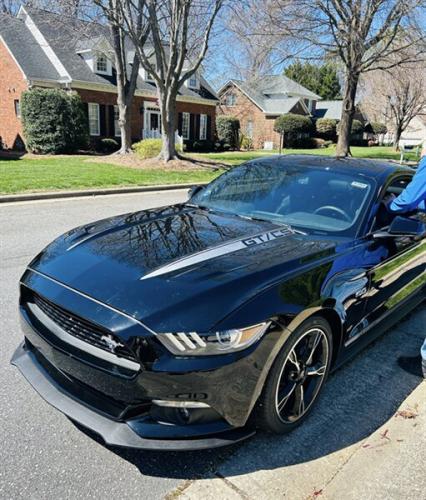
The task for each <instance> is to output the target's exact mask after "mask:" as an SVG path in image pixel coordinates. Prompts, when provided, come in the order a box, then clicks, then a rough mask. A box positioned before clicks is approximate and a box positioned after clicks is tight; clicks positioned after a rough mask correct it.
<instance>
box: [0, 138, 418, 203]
mask: <svg viewBox="0 0 426 500" xmlns="http://www.w3.org/2000/svg"><path fill="white" fill-rule="evenodd" d="M277 153H278V151H247V152H245V151H235V152H227V153H206V154H199V155H197V156H198V157H199V158H200V159H203V158H208V159H210V160H214V161H216V162H220V163H227V164H230V165H239V164H240V163H243V162H244V161H247V160H252V159H254V158H260V157H262V156H263V157H264V156H268V155H271V154H277ZM283 153H284V154H316V155H329V156H332V155H334V154H335V148H333V147H329V148H324V149H291V150H289V149H287V150H283ZM352 153H353V156H355V157H357V158H380V159H392V160H399V153H397V152H395V151H394V150H393V149H392V148H391V147H381V146H377V147H371V148H367V147H364V148H362V147H353V148H352ZM406 159H409V160H416V157H415V154H414V153H411V154H409V155H407V156H406ZM219 173H220V171H216V172H214V171H211V170H203V169H191V170H189V169H187V170H185V169H184V168H181V169H179V168H177V167H174V168H173V169H172V168H164V169H162V168H155V169H148V168H144V169H137V168H129V167H124V166H119V165H112V164H108V163H103V162H102V163H101V162H98V163H96V160H95V161H94V160H93V157H91V158H90V161H88V158H87V157H84V156H68V157H67V156H61V157H38V158H31V157H25V156H24V157H22V158H20V159H16V160H15V159H11V158H9V159H5V158H2V157H0V194H15V193H25V192H36V191H57V190H67V189H92V188H107V187H120V186H121V187H124V186H149V185H156V184H157V185H158V184H180V183H194V184H196V183H201V182H208V181H210V180H212V179H213V178H214V177H216V176H217V175H218V174H219Z"/></svg>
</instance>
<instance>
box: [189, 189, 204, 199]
mask: <svg viewBox="0 0 426 500" xmlns="http://www.w3.org/2000/svg"><path fill="white" fill-rule="evenodd" d="M203 189H204V186H193V187H192V188H191V189H189V191H188V196H189V199H191V198H192V197H193V196H194V195H196V194H197V193H199V192H200V191H201V190H203Z"/></svg>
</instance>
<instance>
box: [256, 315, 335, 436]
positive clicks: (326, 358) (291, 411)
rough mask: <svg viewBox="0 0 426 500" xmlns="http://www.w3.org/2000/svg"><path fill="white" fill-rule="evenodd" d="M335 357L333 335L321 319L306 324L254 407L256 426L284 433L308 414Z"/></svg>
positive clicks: (292, 338)
mask: <svg viewBox="0 0 426 500" xmlns="http://www.w3.org/2000/svg"><path fill="white" fill-rule="evenodd" d="M331 355H332V334H331V328H330V325H329V324H328V322H327V321H326V320H325V319H323V318H321V317H315V316H314V317H312V318H309V319H308V320H306V321H304V322H303V323H302V324H301V325H300V326H299V327H298V328H297V329H296V330H295V331H294V332H293V333H292V334H291V335H290V337H289V338H288V340H287V341H286V343H285V344H284V346H283V348H282V350H281V352H280V353H279V354H278V356H277V359H276V360H275V362H274V364H273V365H272V368H271V371H270V373H269V375H268V378H267V380H266V383H265V386H264V388H263V392H262V395H261V396H260V398H259V401H258V403H257V407H256V408H255V414H254V416H255V422H256V425H257V426H258V427H260V428H262V429H264V430H267V431H269V432H274V433H277V434H284V433H286V432H290V431H291V430H292V429H293V428H294V427H296V426H298V425H299V424H300V423H301V421H302V420H303V419H304V418H305V417H306V416H307V415H308V413H309V412H310V411H311V408H312V406H313V404H314V403H315V401H316V400H317V399H318V396H319V393H320V391H321V388H322V386H323V383H324V381H325V380H326V378H327V375H328V372H329V370H330V364H331Z"/></svg>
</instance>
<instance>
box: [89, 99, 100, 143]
mask: <svg viewBox="0 0 426 500" xmlns="http://www.w3.org/2000/svg"><path fill="white" fill-rule="evenodd" d="M88 109H89V130H90V135H100V134H101V131H100V124H99V122H100V120H99V104H97V103H96V102H89V106H88Z"/></svg>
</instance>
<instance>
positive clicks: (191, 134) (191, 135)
mask: <svg viewBox="0 0 426 500" xmlns="http://www.w3.org/2000/svg"><path fill="white" fill-rule="evenodd" d="M189 124H190V125H189V127H190V130H189V139H190V140H191V141H194V140H196V139H197V135H196V130H195V126H196V123H195V115H194V114H192V113H191V114H190V115H189Z"/></svg>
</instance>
